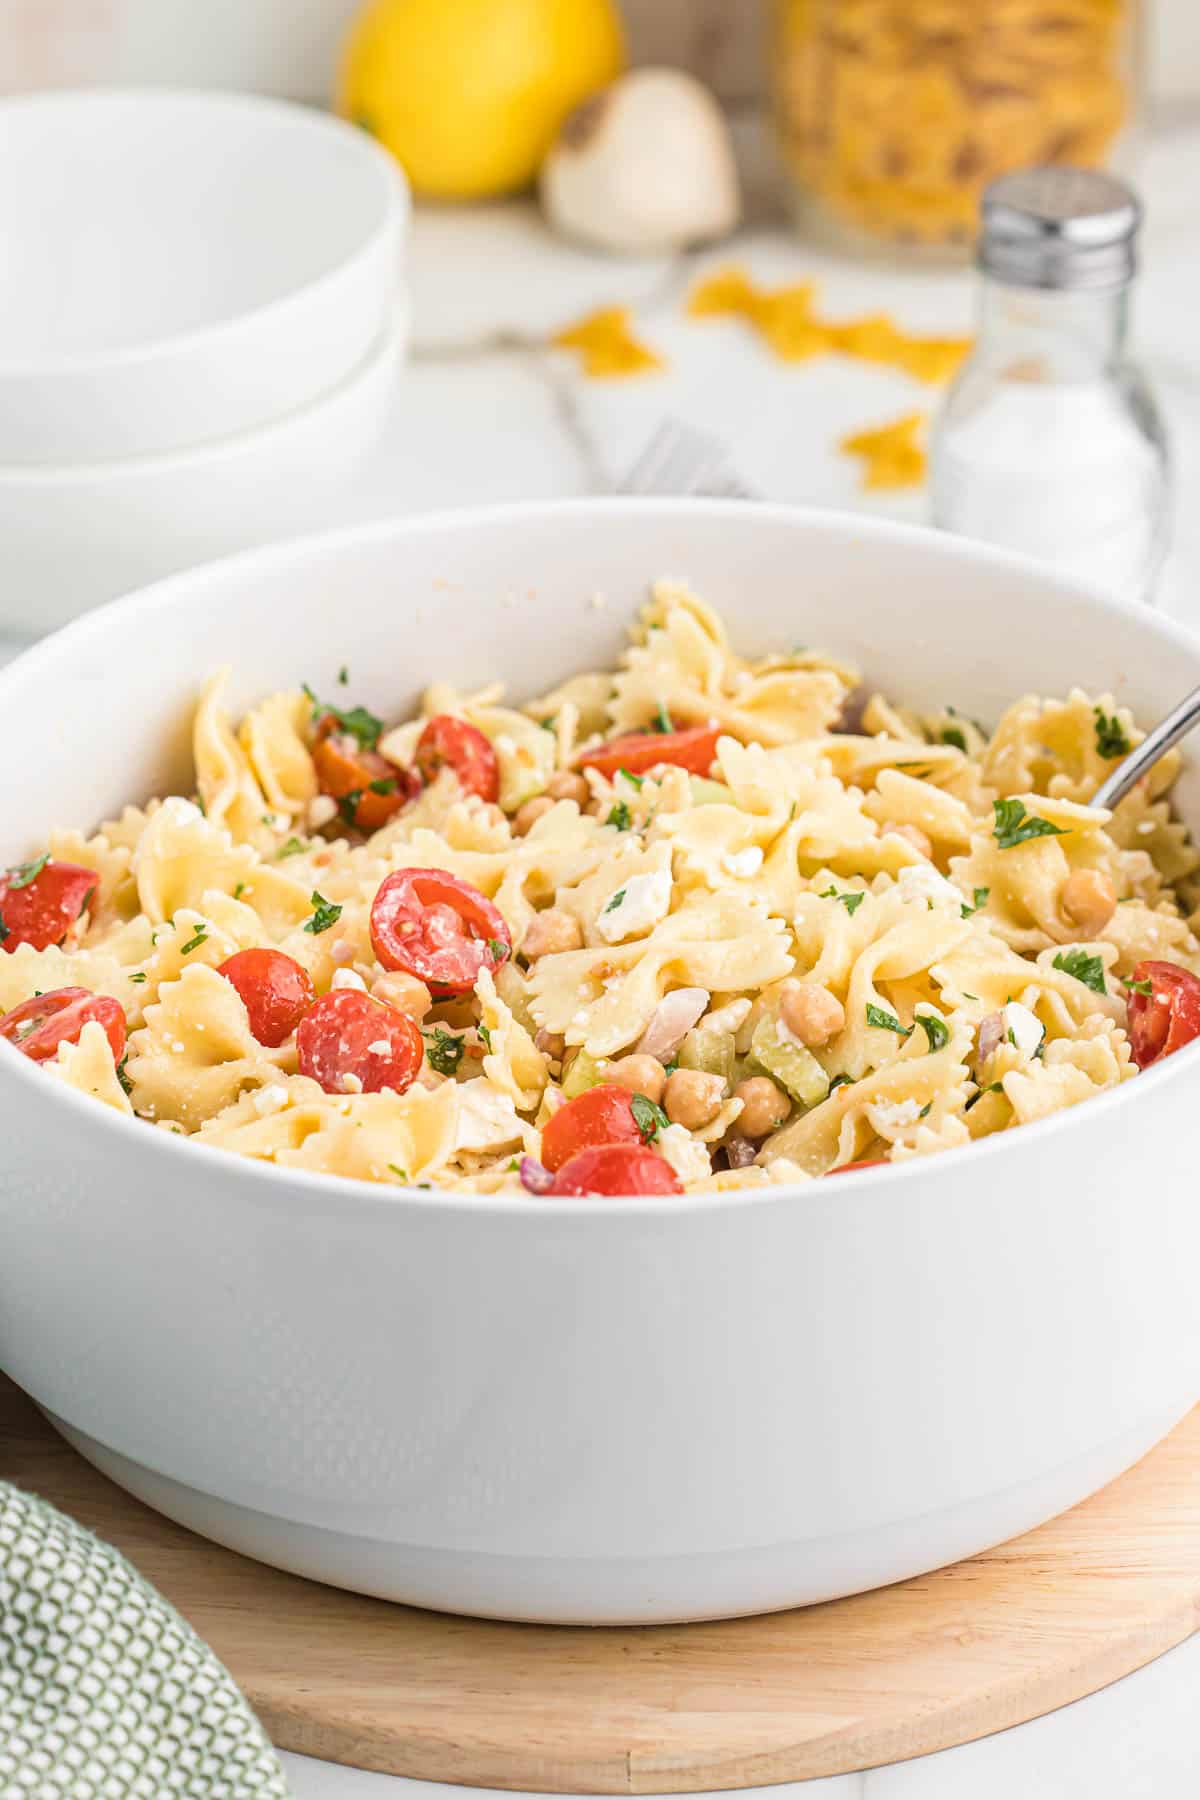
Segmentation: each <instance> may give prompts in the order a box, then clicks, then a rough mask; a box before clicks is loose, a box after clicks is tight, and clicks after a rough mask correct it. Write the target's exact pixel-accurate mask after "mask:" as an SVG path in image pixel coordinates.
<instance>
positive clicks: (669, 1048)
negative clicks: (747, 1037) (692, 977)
mask: <svg viewBox="0 0 1200 1800" xmlns="http://www.w3.org/2000/svg"><path fill="white" fill-rule="evenodd" d="M708 1000H709V994H708V989H707V988H698V987H693V988H676V989H675V990H674V992H673V993H670V994H664V995H663V997H662V999H661V1000H660V1001H659V1003H658V1005H657V1006H656V1007H655V1009H654V1011H653V1012H652V1013H651V1015H650V1023H649V1024H648V1025H647V1026H646V1029H645V1031H643V1033H642V1035H641V1037H640V1038H639V1039H638V1042H637V1054H638V1055H639V1056H653V1057H656V1058H657V1059H658V1061H659V1062H661V1063H666V1062H670V1060H671V1058H672V1057H673V1056H674V1054H675V1052H676V1051H677V1050H678V1048H679V1046H680V1044H682V1042H683V1040H684V1038H685V1037H686V1036H687V1034H688V1032H689V1031H690V1030H691V1029H692V1026H693V1025H694V1024H695V1023H696V1021H697V1020H698V1019H700V1018H702V1017H703V1014H704V1009H705V1007H706V1006H707V1005H708Z"/></svg>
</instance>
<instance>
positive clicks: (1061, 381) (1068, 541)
mask: <svg viewBox="0 0 1200 1800" xmlns="http://www.w3.org/2000/svg"><path fill="white" fill-rule="evenodd" d="M1141 219H1142V210H1141V206H1140V204H1139V202H1138V199H1137V196H1136V195H1135V194H1134V193H1133V191H1132V190H1131V189H1130V188H1129V187H1127V186H1126V185H1125V184H1124V183H1123V182H1121V181H1118V180H1117V179H1116V178H1115V177H1114V176H1111V175H1106V174H1101V173H1099V172H1098V171H1093V170H1088V169H1067V168H1041V169H1029V170H1024V171H1022V172H1020V173H1017V174H1013V175H1006V176H1004V177H1003V178H1002V179H1001V180H999V181H997V182H994V183H993V184H992V186H991V187H989V188H988V190H987V192H986V193H985V195H984V200H983V217H982V230H981V234H980V242H979V252H978V262H979V269H980V272H981V275H982V291H981V295H980V306H979V328H978V336H977V338H976V342H975V347H974V349H973V351H972V353H971V355H970V356H969V357H968V359H967V361H966V362H965V363H964V365H963V367H962V369H961V370H960V372H959V375H958V378H957V380H956V381H955V383H954V385H953V387H952V388H951V390H950V392H949V393H948V394H947V396H946V401H945V405H944V407H943V409H942V413H941V416H940V418H939V420H938V422H937V424H936V426H935V429H934V435H933V441H932V445H931V480H932V494H933V516H934V521H935V523H936V524H938V525H940V526H942V527H943V528H944V529H946V530H948V531H954V532H959V533H962V534H963V535H965V536H967V537H973V538H981V539H983V540H984V541H985V542H986V543H991V544H999V545H1003V546H1005V547H1007V548H1009V549H1013V550H1021V551H1024V552H1026V553H1027V554H1029V555H1033V556H1036V557H1039V558H1041V559H1042V560H1044V561H1046V562H1049V563H1052V564H1053V565H1054V566H1055V567H1056V568H1059V569H1061V570H1063V571H1064V572H1065V573H1068V574H1071V575H1074V576H1077V577H1079V578H1080V579H1081V580H1084V581H1087V582H1090V583H1091V584H1092V585H1093V586H1096V587H1100V588H1103V589H1104V590H1106V591H1107V592H1109V593H1111V594H1112V595H1114V596H1115V597H1116V598H1119V599H1121V600H1125V601H1129V602H1136V601H1141V600H1149V599H1151V598H1152V595H1153V589H1154V584H1155V580H1156V577H1157V574H1158V570H1159V566H1160V564H1161V561H1162V556H1163V551H1164V549H1165V545H1166V536H1167V517H1168V482H1167V450H1166V438H1165V434H1164V431H1163V427H1162V423H1161V421H1160V418H1159V414H1158V410H1157V407H1156V406H1155V403H1154V399H1153V397H1152V395H1151V393H1150V390H1149V388H1148V387H1147V385H1146V383H1145V381H1144V380H1143V378H1142V376H1141V375H1140V374H1139V372H1138V370H1137V369H1136V368H1135V366H1134V365H1133V364H1132V363H1131V362H1130V361H1129V359H1128V356H1127V355H1126V348H1125V345H1126V336H1127V331H1128V323H1129V299H1130V290H1131V287H1132V283H1133V279H1134V276H1135V274H1136V271H1137V238H1138V231H1139V228H1140V225H1141Z"/></svg>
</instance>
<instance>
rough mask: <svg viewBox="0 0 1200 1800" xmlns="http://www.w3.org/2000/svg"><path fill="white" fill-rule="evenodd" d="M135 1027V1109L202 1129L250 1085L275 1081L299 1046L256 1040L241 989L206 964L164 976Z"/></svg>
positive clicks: (129, 1060)
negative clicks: (165, 979) (169, 977)
mask: <svg viewBox="0 0 1200 1800" xmlns="http://www.w3.org/2000/svg"><path fill="white" fill-rule="evenodd" d="M145 1013H146V1023H145V1025H144V1026H142V1027H141V1029H140V1030H138V1031H135V1032H133V1033H132V1034H131V1036H130V1039H129V1050H128V1053H127V1056H126V1062H125V1070H126V1076H127V1079H128V1081H129V1084H130V1090H131V1099H132V1101H133V1106H134V1111H135V1112H137V1113H138V1114H139V1115H140V1116H141V1117H142V1118H146V1119H153V1120H171V1121H173V1122H175V1123H176V1124H179V1125H182V1126H183V1128H184V1129H185V1130H186V1131H196V1130H198V1129H199V1128H200V1126H202V1125H203V1124H204V1122H205V1120H206V1119H211V1118H212V1117H213V1116H214V1114H216V1113H219V1112H222V1111H224V1110H225V1108H227V1107H229V1106H232V1105H233V1103H234V1102H235V1101H236V1100H238V1099H239V1098H240V1097H241V1095H242V1094H244V1093H246V1092H247V1091H249V1090H252V1089H257V1088H263V1087H271V1086H273V1085H275V1084H276V1083H277V1082H278V1080H279V1075H280V1072H281V1070H282V1069H284V1068H286V1066H287V1063H288V1060H289V1058H294V1052H293V1051H289V1050H288V1049H286V1048H285V1049H282V1050H266V1049H264V1048H263V1046H262V1045H261V1044H260V1043H258V1042H257V1041H256V1039H255V1038H254V1036H253V1034H252V1033H251V1030H250V1024H249V1020H248V1019H247V1017H246V1008H245V1006H244V1005H243V1004H242V999H241V996H240V995H239V994H238V992H237V989H236V988H235V987H234V986H233V984H232V983H231V982H228V981H226V980H225V978H224V977H223V976H221V975H218V974H217V972H216V970H215V969H210V968H208V967H206V966H205V965H203V964H196V965H194V966H193V967H190V968H185V969H184V970H183V972H182V974H181V975H180V976H179V979H178V980H177V981H169V982H164V983H163V985H162V987H161V988H160V989H159V994H158V999H157V1001H156V1002H155V1003H154V1004H153V1005H151V1006H147V1007H146V1009H145Z"/></svg>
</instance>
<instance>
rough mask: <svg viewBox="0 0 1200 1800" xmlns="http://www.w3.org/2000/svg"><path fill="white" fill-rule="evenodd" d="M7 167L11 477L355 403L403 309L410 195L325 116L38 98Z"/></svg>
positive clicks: (5, 429)
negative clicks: (24, 468)
mask: <svg viewBox="0 0 1200 1800" xmlns="http://www.w3.org/2000/svg"><path fill="white" fill-rule="evenodd" d="M0 169H3V170H6V171H7V176H8V178H7V179H6V180H4V181H3V182H0V246H3V251H2V254H0V464H5V463H20V464H62V463H77V462H84V461H109V460H112V459H114V458H117V457H129V456H148V455H154V454H156V453H159V452H162V451H169V450H179V449H185V448H188V447H191V446H193V445H199V444H205V443H209V442H212V441H215V440H218V439H224V438H229V437H232V436H234V435H236V434H238V433H241V432H245V431H250V430H253V429H255V428H256V427H258V426H261V425H264V424H266V423H267V422H268V421H272V420H275V419H279V418H282V417H283V416H284V415H285V414H289V413H292V412H295V411H297V410H298V409H300V408H303V407H305V406H307V405H309V404H310V403H312V402H313V401H315V400H317V399H318V398H319V397H320V396H322V395H325V394H327V393H330V392H332V391H333V390H334V389H335V388H337V387H339V386H340V385H341V384H342V383H343V382H344V381H345V380H346V379H347V378H348V377H349V376H350V374H351V373H352V371H353V370H354V369H356V368H357V367H358V366H359V365H360V364H361V362H362V361H363V359H364V358H365V357H366V356H367V355H368V353H369V351H370V349H371V346H372V345H373V344H375V343H376V342H377V341H378V339H379V338H380V336H381V335H382V334H383V332H384V330H385V328H386V326H387V322H388V320H389V318H390V315H391V312H392V309H393V307H394V305H395V300H396V294H397V288H398V283H399V280H400V270H401V257H402V252H403V244H404V235H405V231H406V227H407V219H408V198H407V190H406V188H405V184H404V178H403V176H402V175H401V173H400V170H399V168H398V166H397V165H396V163H395V161H394V160H393V159H392V158H391V157H389V156H387V155H386V154H385V152H384V151H382V150H381V149H380V148H379V146H378V145H377V144H376V143H374V142H373V141H372V140H371V139H370V138H369V137H368V136H367V135H366V133H365V132H362V131H357V130H355V129H354V128H353V127H351V126H348V125H346V124H344V123H342V122H341V121H339V120H337V119H333V118H330V117H328V116H327V115H325V114H323V113H318V112H316V111H313V110H311V109H309V108H306V107H301V106H289V105H286V104H284V103H282V102H280V101H276V100H265V99H257V98H252V97H250V96H246V95H236V94H203V93H184V92H178V93H173V92H170V91H167V92H163V91H158V92H155V91H151V90H146V91H144V92H143V91H139V90H136V89H135V90H131V91H120V90H117V91H107V92H106V91H93V92H86V93H50V94H33V95H26V96H22V97H20V98H16V99H8V100H5V101H3V102H0Z"/></svg>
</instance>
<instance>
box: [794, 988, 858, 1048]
mask: <svg viewBox="0 0 1200 1800" xmlns="http://www.w3.org/2000/svg"><path fill="white" fill-rule="evenodd" d="M779 1016H780V1018H781V1019H782V1020H783V1022H784V1024H785V1025H786V1026H787V1028H788V1030H789V1031H790V1032H791V1034H792V1036H793V1037H797V1038H799V1040H800V1042H801V1043H802V1044H806V1045H807V1046H808V1048H809V1049H810V1050H815V1049H818V1048H819V1047H820V1046H821V1045H822V1044H827V1043H828V1042H829V1040H830V1038H835V1037H836V1036H837V1034H838V1032H839V1031H841V1030H842V1029H843V1027H844V1026H845V1023H846V1009H845V1007H844V1006H843V1005H842V1003H841V1001H840V1000H839V999H838V997H837V995H836V994H831V993H830V992H829V989H828V988H823V987H821V986H819V985H818V983H817V982H815V981H785V982H784V984H783V986H782V987H781V988H780V990H779Z"/></svg>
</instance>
